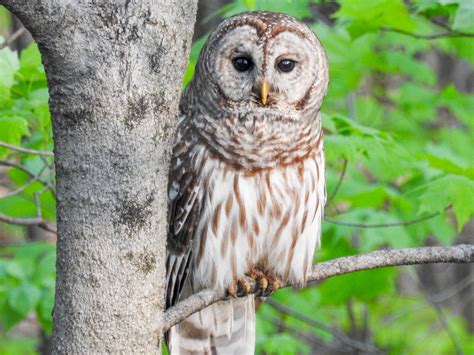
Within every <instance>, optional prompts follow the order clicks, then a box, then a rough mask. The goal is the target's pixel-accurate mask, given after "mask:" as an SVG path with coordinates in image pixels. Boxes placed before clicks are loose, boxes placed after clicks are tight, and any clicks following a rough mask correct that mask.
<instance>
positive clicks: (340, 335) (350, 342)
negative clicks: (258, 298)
mask: <svg viewBox="0 0 474 355" xmlns="http://www.w3.org/2000/svg"><path fill="white" fill-rule="evenodd" d="M265 304H268V305H269V306H271V307H273V308H275V309H276V310H277V311H279V312H281V313H285V314H287V315H289V316H292V317H293V318H296V319H299V320H301V321H303V322H305V323H307V324H309V325H310V326H312V327H314V328H319V329H322V330H324V331H326V332H328V333H330V334H332V335H333V336H334V337H335V338H337V339H338V340H339V341H340V342H341V343H342V344H344V345H347V346H348V347H350V348H353V349H358V350H362V351H376V350H379V349H377V348H376V347H374V346H372V345H371V344H370V345H369V344H365V343H362V342H360V341H358V340H356V339H352V338H350V337H348V336H347V335H346V333H344V332H343V331H341V330H340V329H338V328H336V327H330V326H327V325H326V324H324V323H323V322H318V321H317V320H315V319H313V318H311V317H309V316H307V315H306V314H304V313H301V312H298V311H295V310H294V309H292V308H289V307H287V306H285V305H283V304H281V303H278V302H276V301H274V300H272V299H271V298H269V299H267V300H266V301H265Z"/></svg>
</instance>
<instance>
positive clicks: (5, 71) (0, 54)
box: [0, 48, 20, 107]
mask: <svg viewBox="0 0 474 355" xmlns="http://www.w3.org/2000/svg"><path fill="white" fill-rule="evenodd" d="M19 67H20V62H19V61H18V56H17V54H16V53H15V52H13V51H11V50H10V49H9V48H3V49H0V107H1V106H2V105H3V104H5V102H6V101H8V100H9V99H10V88H11V87H12V86H13V84H14V79H13V78H14V75H15V72H16V71H17V70H18V69H19Z"/></svg>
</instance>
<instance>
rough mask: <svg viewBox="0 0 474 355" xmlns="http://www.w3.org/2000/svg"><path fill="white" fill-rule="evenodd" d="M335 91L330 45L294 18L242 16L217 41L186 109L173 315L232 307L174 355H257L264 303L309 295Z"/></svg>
mask: <svg viewBox="0 0 474 355" xmlns="http://www.w3.org/2000/svg"><path fill="white" fill-rule="evenodd" d="M327 85H328V62H327V57H326V53H325V51H324V49H323V47H322V45H321V43H320V42H319V40H318V39H317V37H316V36H315V35H314V33H313V32H312V31H311V29H310V28H309V27H308V26H307V25H305V24H304V23H302V22H300V21H298V20H297V19H295V18H293V17H291V16H288V15H284V14H278V13H271V12H252V13H245V14H240V15H237V16H235V17H232V18H229V19H227V20H226V21H224V22H222V23H221V24H220V25H219V26H217V28H216V29H215V30H214V31H213V32H212V33H211V35H210V36H209V38H208V40H207V43H206V44H205V45H204V47H203V49H202V51H201V53H200V56H199V59H198V62H197V64H196V70H195V75H194V78H193V79H192V80H191V82H190V83H189V85H188V87H187V88H186V90H185V91H184V92H183V94H182V97H181V102H180V116H179V119H178V131H177V137H176V143H175V146H174V148H173V153H172V161H171V168H170V176H169V187H168V200H169V213H168V218H169V231H168V248H167V250H168V255H167V294H166V303H167V307H171V306H173V305H174V304H176V303H177V302H179V301H180V300H183V299H185V298H187V297H189V296H190V295H192V294H194V293H196V292H199V291H200V290H203V289H223V288H225V289H227V290H228V293H229V295H230V297H229V298H228V299H226V300H223V301H220V302H218V303H216V304H214V305H211V306H209V307H207V308H206V309H204V310H202V311H200V312H198V313H195V314H193V315H191V316H190V317H188V318H187V319H185V320H183V321H182V322H181V323H180V324H178V325H176V326H174V327H173V328H171V329H170V331H169V333H168V334H167V335H166V339H167V343H168V347H169V350H170V352H171V354H191V353H192V354H253V353H254V347H255V297H265V296H268V295H269V294H270V293H271V292H272V291H274V290H275V289H277V288H278V285H279V284H280V283H281V282H282V281H284V282H289V283H291V284H292V285H294V286H303V285H304V284H305V283H306V279H307V277H308V275H309V273H310V270H311V266H312V260H313V254H314V250H315V247H316V246H318V244H319V240H320V234H321V220H322V214H323V207H324V204H325V200H326V194H325V180H324V151H323V130H322V126H321V115H320V112H319V111H320V107H321V103H322V100H323V97H324V96H325V94H326V91H327ZM248 277H252V278H254V279H255V280H256V283H257V285H258V287H259V291H258V293H257V294H256V295H254V294H249V285H248V282H246V280H248ZM232 296H240V297H232Z"/></svg>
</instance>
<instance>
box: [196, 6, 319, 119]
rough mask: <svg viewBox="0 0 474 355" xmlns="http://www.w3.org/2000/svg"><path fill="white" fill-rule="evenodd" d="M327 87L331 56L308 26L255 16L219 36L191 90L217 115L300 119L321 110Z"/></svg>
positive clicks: (243, 17) (229, 23)
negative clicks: (275, 113) (224, 113)
mask: <svg viewBox="0 0 474 355" xmlns="http://www.w3.org/2000/svg"><path fill="white" fill-rule="evenodd" d="M327 85H328V63H327V57H326V53H325V51H324V48H323V47H322V45H321V43H320V42H319V40H318V38H317V37H316V36H315V34H314V33H313V32H312V31H311V29H310V28H309V27H308V26H307V25H306V24H304V23H302V22H301V21H299V20H297V19H295V18H293V17H291V16H288V15H285V14H279V13H271V12H251V13H244V14H240V15H237V16H234V17H231V18H229V19H227V20H226V21H224V22H222V23H221V24H220V25H219V26H218V27H217V28H216V29H215V30H214V31H213V33H212V34H211V35H210V36H209V39H208V41H207V43H206V44H205V46H204V47H203V49H202V51H201V54H200V57H199V60H198V63H197V66H196V74H195V77H194V78H193V81H192V82H191V84H190V87H191V90H193V89H194V91H195V95H194V96H199V97H200V98H201V100H203V101H202V102H201V103H204V104H205V105H204V106H205V107H206V108H207V109H208V110H210V111H213V112H220V113H221V114H222V112H227V113H229V114H238V115H239V116H245V115H246V114H249V113H251V114H254V115H255V114H263V115H268V114H270V113H271V112H279V113H280V114H281V112H285V113H286V114H287V115H288V116H292V117H293V116H294V117H300V116H301V114H302V113H306V112H308V111H309V112H314V111H318V110H319V108H320V106H321V102H322V99H323V97H324V95H325V94H326V91H327Z"/></svg>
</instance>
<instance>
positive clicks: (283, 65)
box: [277, 59, 295, 73]
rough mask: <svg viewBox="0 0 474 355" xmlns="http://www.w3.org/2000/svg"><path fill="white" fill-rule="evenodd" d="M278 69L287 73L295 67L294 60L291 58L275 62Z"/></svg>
mask: <svg viewBox="0 0 474 355" xmlns="http://www.w3.org/2000/svg"><path fill="white" fill-rule="evenodd" d="M277 67H278V69H280V70H281V71H282V72H284V73H289V72H290V71H292V70H293V69H294V68H295V61H294V60H291V59H282V60H280V61H279V62H278V64H277Z"/></svg>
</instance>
